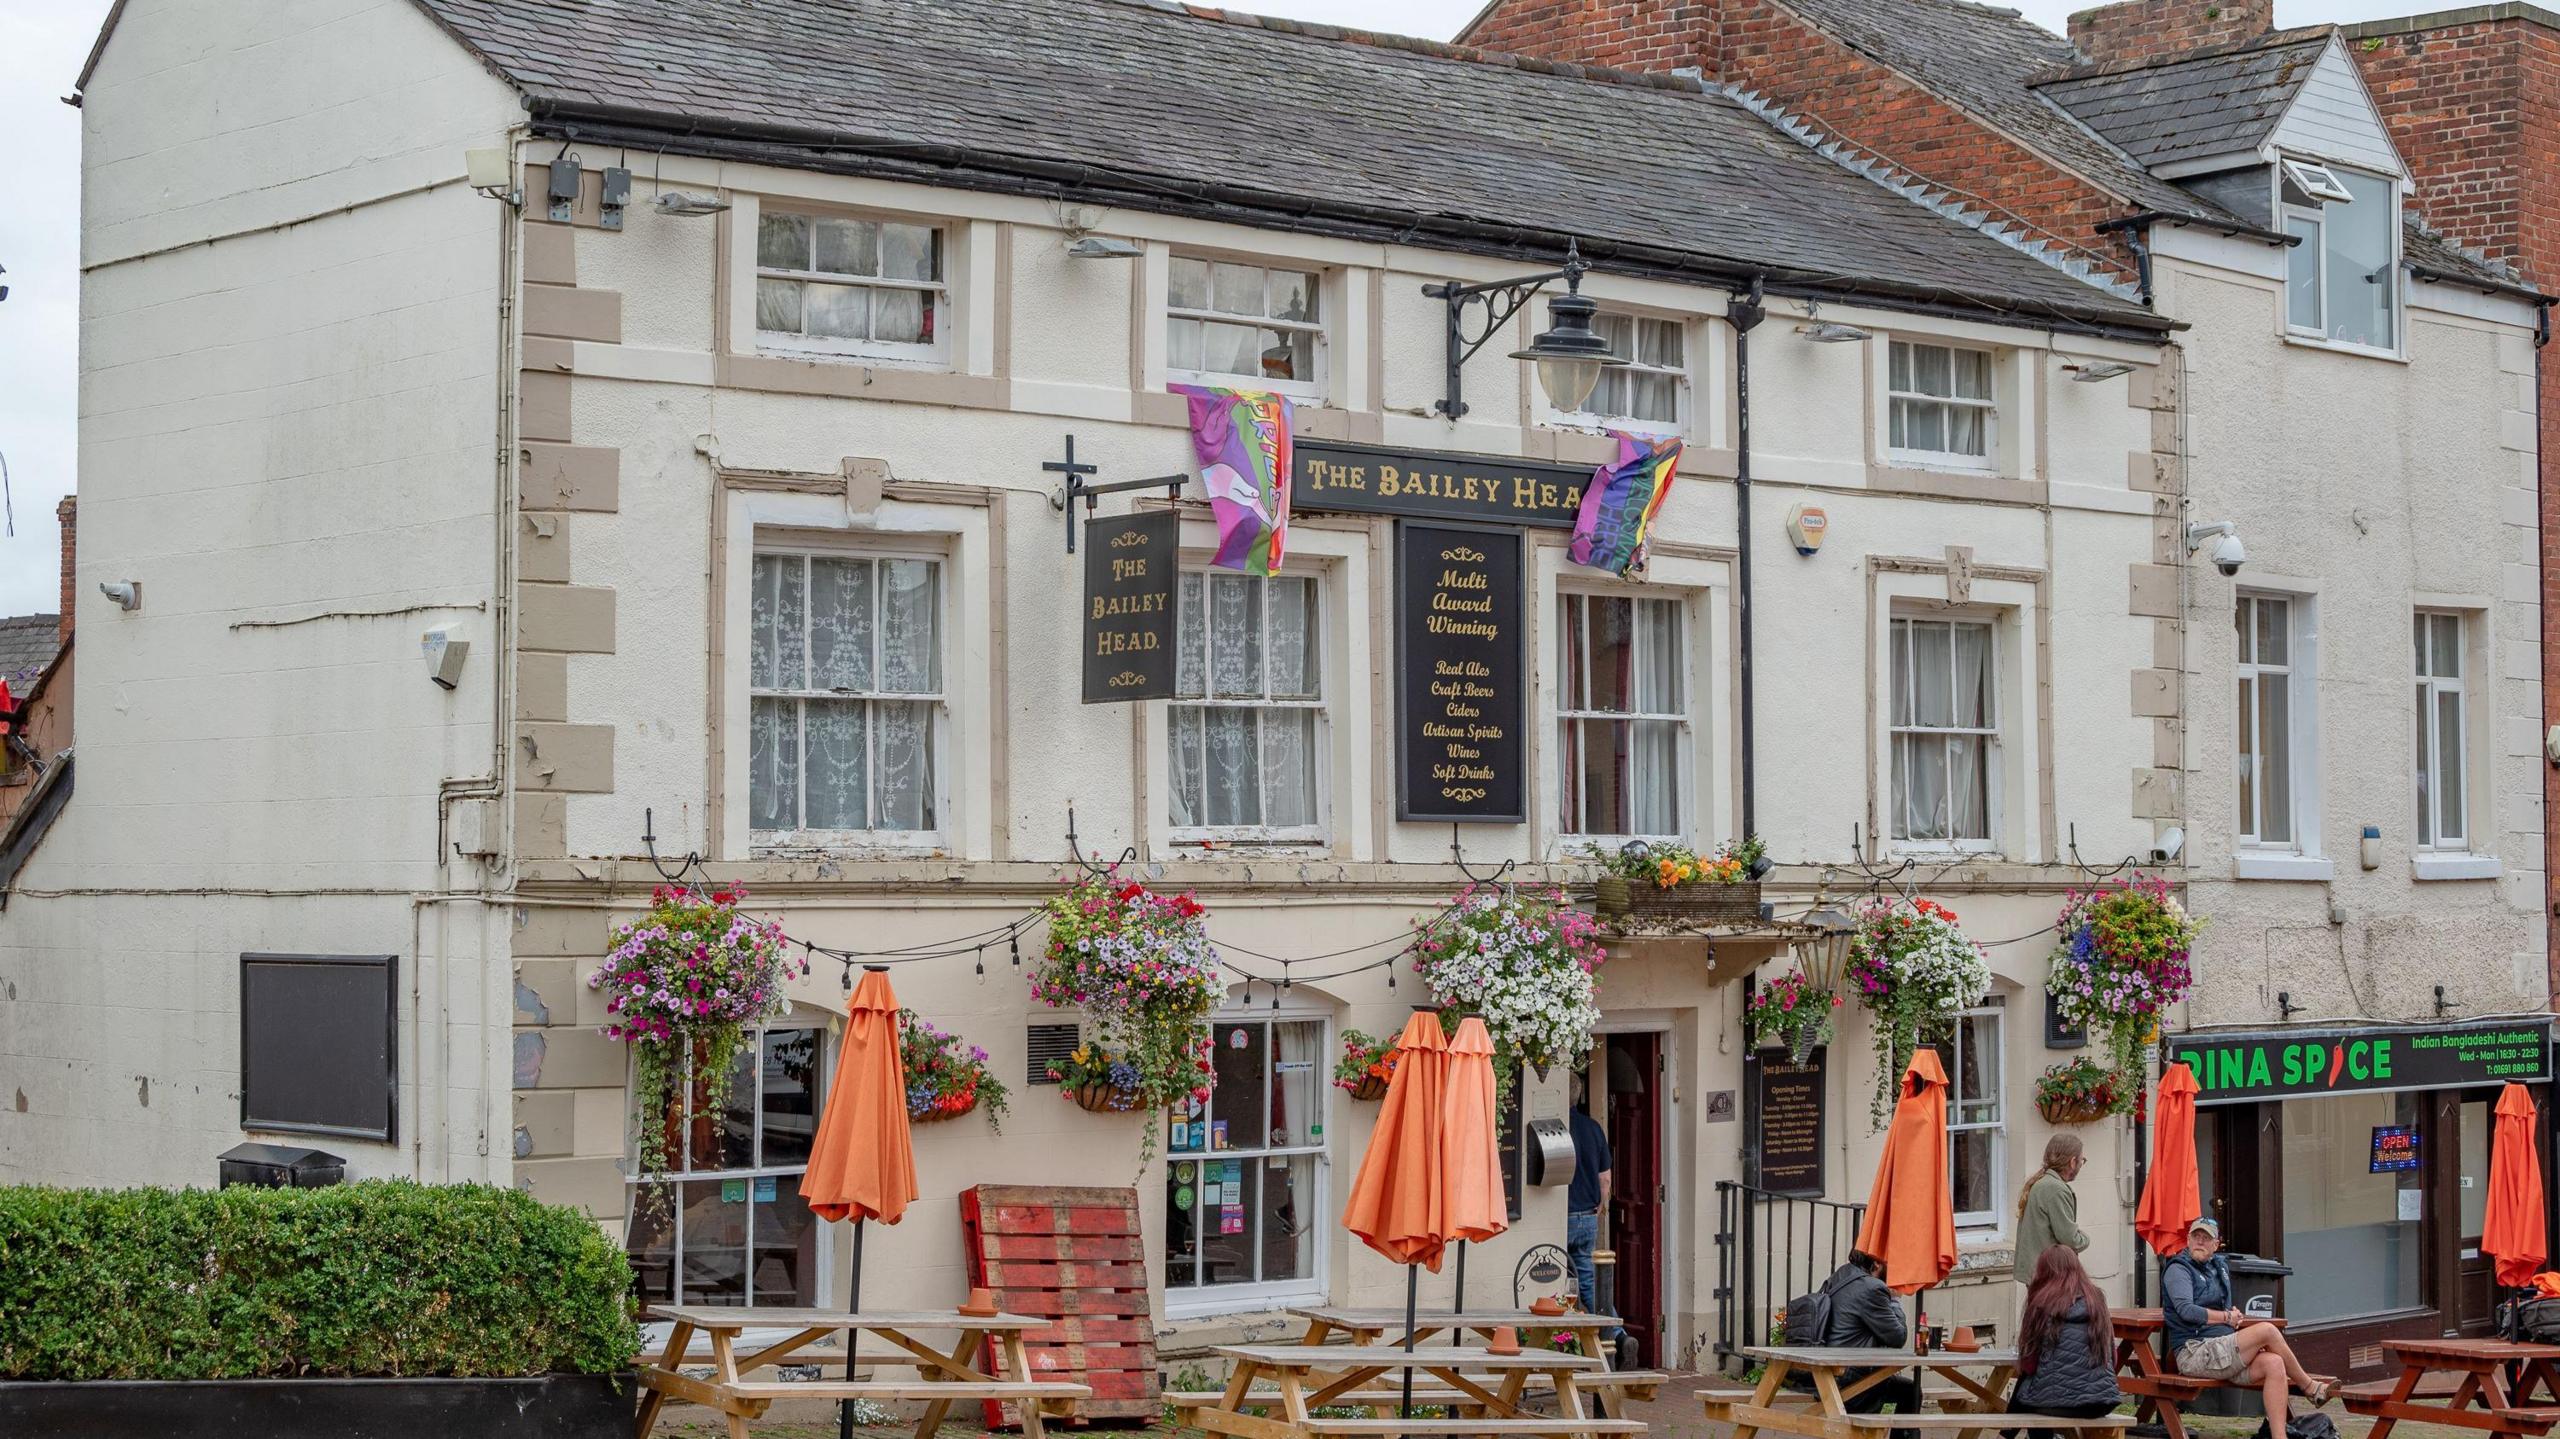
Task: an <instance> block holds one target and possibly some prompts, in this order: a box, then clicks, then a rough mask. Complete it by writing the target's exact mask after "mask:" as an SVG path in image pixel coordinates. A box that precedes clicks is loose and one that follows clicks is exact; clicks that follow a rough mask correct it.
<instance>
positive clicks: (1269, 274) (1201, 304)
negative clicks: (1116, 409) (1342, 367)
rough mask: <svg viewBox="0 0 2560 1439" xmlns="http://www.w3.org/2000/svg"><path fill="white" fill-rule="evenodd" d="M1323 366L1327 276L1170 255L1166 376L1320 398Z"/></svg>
mask: <svg viewBox="0 0 2560 1439" xmlns="http://www.w3.org/2000/svg"><path fill="white" fill-rule="evenodd" d="M1324 364H1325V315H1324V276H1323V274H1322V273H1321V272H1319V271H1316V270H1312V269H1303V270H1302V269H1292V268H1289V267H1286V266H1279V265H1248V264H1239V263H1237V262H1235V261H1231V260H1208V259H1201V258H1197V257H1193V256H1188V255H1175V256H1173V257H1172V260H1171V265H1170V268H1169V270H1168V272H1167V279H1166V292H1165V375H1166V378H1168V379H1170V380H1172V381H1174V382H1175V383H1178V384H1194V385H1210V386H1215V387H1219V388H1224V389H1250V390H1268V391H1270V392H1272V393H1274V394H1281V395H1287V396H1289V397H1290V398H1292V399H1297V400H1319V399H1321V398H1323V395H1324Z"/></svg>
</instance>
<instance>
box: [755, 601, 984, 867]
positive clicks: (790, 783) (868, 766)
mask: <svg viewBox="0 0 2560 1439" xmlns="http://www.w3.org/2000/svg"><path fill="white" fill-rule="evenodd" d="M941 569H942V567H941V565H940V564H939V563H938V562H936V561H933V560H921V559H857V558H850V557H841V556H831V555H758V556H756V559H755V569H754V573H753V577H752V579H751V581H750V594H751V602H752V611H751V616H750V619H749V642H750V649H749V657H748V664H747V672H748V684H749V688H750V690H751V691H752V692H753V698H752V699H751V700H750V702H749V715H748V736H747V739H748V743H747V772H748V783H747V791H748V823H749V826H750V827H751V828H753V829H755V830H758V831H876V832H920V831H926V830H930V829H932V828H934V826H935V823H936V814H935V808H936V806H935V795H936V775H935V764H936V759H935V717H936V715H937V713H938V711H939V710H940V708H941V706H940V703H939V699H940V695H941V692H942V675H941V660H940V656H941V651H942V644H941V634H940V617H941V608H942V597H941V584H942V574H941Z"/></svg>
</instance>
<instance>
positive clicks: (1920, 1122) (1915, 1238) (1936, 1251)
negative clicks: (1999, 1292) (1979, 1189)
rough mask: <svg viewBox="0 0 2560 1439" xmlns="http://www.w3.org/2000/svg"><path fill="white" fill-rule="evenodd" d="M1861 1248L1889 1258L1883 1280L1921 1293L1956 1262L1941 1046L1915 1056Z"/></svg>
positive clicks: (1861, 1228) (1887, 1139)
mask: <svg viewBox="0 0 2560 1439" xmlns="http://www.w3.org/2000/svg"><path fill="white" fill-rule="evenodd" d="M1858 1248H1860V1249H1861V1250H1864V1251H1865V1252H1867V1253H1869V1254H1872V1255H1874V1256H1875V1257H1876V1258H1878V1259H1880V1260H1883V1261H1884V1282H1885V1286H1886V1287H1887V1288H1889V1289H1891V1290H1893V1291H1894V1292H1895V1293H1897V1294H1916V1293H1918V1292H1920V1291H1921V1290H1923V1289H1926V1288H1928V1287H1929V1286H1931V1285H1933V1284H1936V1283H1937V1282H1938V1281H1940V1280H1942V1279H1944V1278H1946V1277H1947V1274H1948V1272H1949V1271H1950V1270H1953V1269H1954V1268H1955V1267H1956V1205H1955V1195H1954V1194H1953V1193H1952V1192H1951V1191H1950V1189H1949V1187H1948V1182H1947V1071H1946V1068H1945V1067H1944V1066H1943V1065H1941V1064H1939V1063H1938V1052H1937V1051H1936V1050H1934V1049H1922V1050H1921V1051H1920V1052H1919V1053H1917V1054H1914V1055H1912V1056H1911V1067H1910V1068H1909V1069H1907V1070H1905V1071H1904V1072H1903V1075H1902V1098H1900V1099H1899V1100H1896V1101H1895V1102H1894V1106H1893V1128H1892V1129H1890V1130H1888V1131H1887V1132H1886V1134H1885V1138H1884V1160H1883V1162H1881V1163H1879V1164H1878V1165H1877V1166H1876V1183H1875V1188H1874V1189H1873V1190H1871V1191H1870V1192H1869V1193H1868V1195H1867V1218H1866V1222H1865V1223H1864V1224H1861V1225H1860V1226H1858Z"/></svg>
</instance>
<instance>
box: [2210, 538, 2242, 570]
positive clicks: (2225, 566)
mask: <svg viewBox="0 0 2560 1439" xmlns="http://www.w3.org/2000/svg"><path fill="white" fill-rule="evenodd" d="M2248 562H2249V551H2248V548H2247V547H2246V546H2244V545H2242V544H2241V543H2240V537H2239V536H2238V535H2224V536H2223V537H2222V538H2221V539H2218V540H2216V541H2214V542H2213V567H2214V568H2215V569H2217V570H2220V571H2222V573H2223V574H2224V576H2225V577H2228V576H2231V575H2236V574H2238V573H2240V567H2241V566H2242V565H2245V564H2247V563H2248Z"/></svg>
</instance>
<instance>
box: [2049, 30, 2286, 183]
mask: <svg viewBox="0 0 2560 1439" xmlns="http://www.w3.org/2000/svg"><path fill="white" fill-rule="evenodd" d="M2328 44H2329V35H2328V32H2327V31H2326V30H2322V31H2319V32H2317V33H2315V34H2313V35H2311V36H2309V37H2308V38H2305V39H2299V40H2294V41H2292V42H2290V43H2280V44H2271V45H2262V46H2253V47H2251V48H2248V49H2244V50H2233V51H2226V52H2224V53H2221V54H2215V55H2204V56H2199V57H2197V58H2195V59H2192V60H2179V61H2174V62H2171V63H2169V64H2164V65H2151V66H2146V67H2144V68H2142V69H2139V70H2128V71H2123V72H2120V73H2116V74H2099V75H2086V76H2074V77H2072V78H2069V79H2063V80H2056V81H2053V82H2052V83H2050V84H2047V85H2045V86H2043V87H2042V89H2041V91H2040V93H2042V94H2044V95H2046V96H2049V97H2050V98H2052V99H2053V100H2054V101H2055V102H2056V103H2058V104H2060V105H2061V106H2062V107H2063V108H2065V109H2067V110H2069V111H2070V112H2071V113H2072V114H2074V115H2076V116H2078V117H2079V118H2080V119H2081V120H2083V121H2085V122H2087V123H2088V126H2089V128H2090V129H2092V130H2095V131H2097V132H2098V133H2099V134H2101V135H2104V136H2105V137H2107V139H2109V140H2111V141H2113V142H2114V143H2115V144H2116V145H2117V146H2119V147H2120V148H2122V149H2123V150H2124V151H2125V153H2127V154H2129V155H2131V156H2133V157H2134V158H2135V159H2137V160H2140V161H2141V162H2142V163H2143V164H2145V165H2155V166H2156V165H2169V164H2174V163H2176V162H2178V161H2180V160H2202V159H2207V158H2209V157H2212V156H2216V155H2232V154H2241V153H2246V152H2249V151H2254V150H2256V149H2257V148H2258V146H2259V145H2261V144H2263V143H2265V141H2266V138H2267V136H2268V135H2269V134H2270V133H2271V132H2272V131H2274V129H2275V127H2276V122H2277V121H2278V120H2281V119H2283V118H2284V112H2285V107H2286V106H2288V105H2290V104H2292V103H2293V97H2294V96H2295V95H2296V94H2297V93H2299V92H2300V91H2301V89H2302V82H2303V81H2304V80H2305V79H2307V78H2309V77H2310V74H2311V69H2312V67H2313V66H2315V65H2317V64H2319V63H2320V55H2321V52H2322V51H2324V50H2326V49H2327V48H2328Z"/></svg>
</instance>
